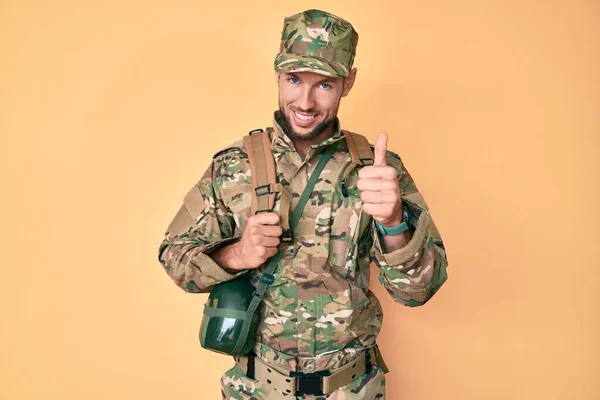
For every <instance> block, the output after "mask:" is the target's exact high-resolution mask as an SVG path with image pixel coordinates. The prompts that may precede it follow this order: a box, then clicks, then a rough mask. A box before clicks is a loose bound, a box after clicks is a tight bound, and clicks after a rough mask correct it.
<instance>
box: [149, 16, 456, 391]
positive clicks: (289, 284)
mask: <svg viewBox="0 0 600 400" xmlns="http://www.w3.org/2000/svg"><path fill="white" fill-rule="evenodd" d="M357 42H358V34H357V33H356V31H355V30H354V28H353V27H352V26H351V25H350V24H349V23H348V22H347V21H344V20H343V19H341V18H339V17H336V16H334V15H331V14H329V13H326V12H323V11H319V10H309V11H305V12H303V13H299V14H296V15H294V16H291V17H288V18H286V19H285V21H284V28H283V33H282V43H281V48H280V52H279V54H278V56H277V57H276V59H275V74H276V79H277V83H278V86H279V110H278V111H276V112H275V117H274V130H273V132H272V134H271V136H270V139H271V143H270V144H271V150H272V153H273V156H274V158H275V163H276V169H277V181H278V182H280V183H281V184H282V185H283V186H284V187H286V188H287V189H288V190H289V191H290V193H292V199H291V204H290V208H291V210H293V209H294V207H295V206H296V204H297V202H298V198H299V196H300V193H302V190H303V188H304V187H305V186H306V183H307V180H308V178H309V177H310V175H311V173H312V171H313V170H314V168H315V165H316V159H317V157H318V153H319V152H321V151H322V150H323V149H324V148H325V147H327V146H330V145H332V146H337V147H336V152H335V153H334V155H333V157H332V159H331V160H330V161H329V162H328V163H327V165H326V167H325V169H324V170H323V172H322V173H321V175H320V177H319V180H318V181H317V184H316V186H315V188H314V190H313V192H312V195H311V197H310V199H309V201H308V202H307V204H306V207H305V209H304V212H303V214H302V217H301V219H300V221H299V223H298V226H297V228H296V230H295V231H294V237H293V241H292V242H291V243H290V245H289V246H288V247H287V249H286V251H285V253H284V255H283V257H282V259H281V261H280V262H279V264H278V266H277V270H276V272H275V274H274V275H275V281H274V282H273V284H272V285H271V286H269V287H268V289H267V292H266V295H265V298H264V301H263V304H262V306H261V314H260V321H259V326H258V331H257V335H256V344H255V346H254V349H253V352H254V353H255V354H256V356H257V357H258V358H260V359H261V360H263V361H265V362H267V363H268V364H270V365H271V366H273V367H274V368H276V369H278V370H279V371H300V372H304V373H311V372H315V371H322V370H330V371H335V370H336V369H338V368H340V367H342V366H344V365H346V364H348V363H350V362H352V360H354V359H356V358H357V357H358V355H360V354H361V353H362V352H364V351H365V349H369V348H371V347H373V346H375V340H376V338H377V335H378V333H379V331H380V329H381V323H382V319H383V312H382V308H381V306H380V303H379V301H378V300H377V298H376V297H375V296H374V295H373V293H372V292H371V291H370V290H369V265H370V262H371V261H374V262H375V263H376V265H377V266H378V267H379V282H380V283H381V284H382V285H383V286H384V287H385V288H386V290H387V291H388V292H389V293H390V295H391V296H392V297H393V298H394V300H395V301H397V302H398V303H401V304H404V305H406V306H410V307H414V306H419V305H422V304H424V303H425V302H426V301H427V300H429V299H430V298H431V297H432V296H433V294H434V293H436V291H437V290H438V289H439V288H440V286H441V285H442V284H443V283H444V281H445V280H446V278H447V275H446V266H447V259H446V253H445V250H444V246H443V243H442V240H441V238H440V235H439V232H438V230H437V229H436V227H435V224H434V222H433V220H432V219H431V216H430V214H429V211H428V207H427V205H426V203H425V201H424V200H423V197H422V196H421V195H420V194H419V192H418V191H417V188H416V186H415V183H414V182H413V180H412V178H411V176H410V175H409V173H408V172H407V170H406V168H405V167H404V165H403V163H402V161H401V159H400V157H399V156H398V155H396V154H395V153H392V152H390V151H387V149H386V147H387V136H386V135H385V134H381V135H379V137H378V138H377V141H376V144H375V146H374V159H375V162H374V164H373V165H371V166H365V167H362V168H361V169H360V170H358V169H353V170H352V171H351V172H350V174H349V175H348V176H347V177H346V178H345V187H342V186H341V185H340V180H341V174H342V173H343V172H344V170H345V167H346V166H347V165H348V164H349V163H350V161H351V158H350V155H349V151H348V147H347V144H346V142H345V141H344V139H343V134H342V130H341V128H340V124H339V120H338V119H337V111H338V107H339V104H340V100H341V97H343V96H346V95H347V94H348V93H349V91H350V89H351V88H352V85H353V84H354V80H355V77H356V69H355V68H354V69H353V68H352V65H353V62H354V56H355V52H356V46H357ZM253 189H254V188H253V187H252V183H251V176H250V165H249V161H248V155H247V153H246V151H245V148H244V144H243V142H242V140H240V141H238V142H236V143H234V144H232V145H231V146H229V147H227V148H226V149H224V150H222V151H220V152H219V153H217V154H216V155H215V156H214V158H213V160H212V162H211V164H210V166H209V167H208V169H207V170H206V172H205V173H204V176H203V177H202V178H201V179H200V181H199V182H198V183H197V184H196V185H195V186H194V187H193V188H191V190H190V191H189V192H188V193H187V195H186V196H185V198H184V204H183V205H182V207H181V209H180V211H179V212H178V213H177V215H176V217H175V218H174V220H173V222H172V223H171V224H170V225H169V228H168V230H167V232H166V235H165V239H164V241H163V242H162V244H161V246H160V250H159V260H160V262H161V264H162V265H163V267H164V268H165V270H166V272H167V273H168V274H169V276H170V277H171V278H172V279H173V280H174V281H175V283H176V284H177V285H178V286H180V287H181V288H182V289H183V290H185V291H186V292H190V293H206V292H209V291H210V290H211V288H212V287H213V286H214V285H216V284H219V283H221V282H225V281H228V280H231V279H234V278H236V277H238V276H240V275H244V274H246V275H247V276H248V277H249V278H250V280H251V282H253V284H254V285H256V284H257V282H258V280H259V278H260V275H261V271H262V270H263V269H264V267H265V265H266V263H265V262H266V261H267V260H268V259H269V258H270V257H271V256H273V255H274V254H275V253H276V252H277V246H278V245H279V243H280V241H279V236H280V235H281V233H282V229H281V227H280V226H279V208H278V207H279V201H276V203H275V207H274V209H273V212H267V213H259V214H256V215H254V216H252V215H250V205H251V193H252V190H253ZM290 213H291V211H290ZM402 222H407V223H408V224H409V226H410V229H409V230H407V231H404V232H402V233H400V234H390V233H388V234H386V233H385V232H386V229H388V230H389V229H391V228H393V227H396V226H398V225H399V224H401V223H402ZM392 230H393V229H392ZM382 232H384V233H382ZM245 372H246V371H242V369H241V368H240V367H239V366H238V365H235V366H234V367H233V368H231V369H230V370H229V371H227V372H226V373H225V374H224V375H223V376H222V379H221V385H222V392H223V398H224V399H267V398H268V399H280V398H281V399H289V398H290V397H294V396H292V395H285V393H279V392H278V391H277V390H274V389H273V388H272V387H271V385H269V383H267V382H260V381H256V380H254V379H251V378H249V377H247V376H246V375H245ZM384 397H385V378H384V375H383V371H382V367H381V365H376V364H375V365H373V366H372V368H369V369H368V371H367V373H365V374H364V375H362V376H358V377H356V379H353V380H352V381H351V382H349V383H348V384H346V385H344V386H342V387H340V388H338V389H337V390H335V391H334V392H332V393H329V394H328V396H326V395H323V396H312V395H306V396H303V397H299V398H305V399H324V398H328V399H383V398H384Z"/></svg>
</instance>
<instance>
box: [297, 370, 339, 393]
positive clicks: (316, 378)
mask: <svg viewBox="0 0 600 400" xmlns="http://www.w3.org/2000/svg"><path fill="white" fill-rule="evenodd" d="M329 375H330V372H329V370H324V371H317V372H312V373H302V372H290V376H292V377H294V378H296V394H295V395H296V396H304V395H312V396H321V395H323V394H324V393H323V377H324V376H329Z"/></svg>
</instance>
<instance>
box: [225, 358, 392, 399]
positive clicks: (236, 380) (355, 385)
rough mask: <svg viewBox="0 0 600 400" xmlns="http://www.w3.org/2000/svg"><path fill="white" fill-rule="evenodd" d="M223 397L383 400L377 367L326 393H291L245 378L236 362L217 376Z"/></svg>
mask: <svg viewBox="0 0 600 400" xmlns="http://www.w3.org/2000/svg"><path fill="white" fill-rule="evenodd" d="M221 394H222V397H223V400H267V399H268V400H290V399H292V398H296V399H305V400H325V399H327V400H384V399H385V375H384V374H383V371H382V370H381V369H379V368H377V367H373V368H372V369H371V371H369V372H367V373H365V374H363V375H361V376H359V377H357V378H355V379H354V380H353V381H352V382H350V383H349V384H347V385H346V386H342V387H341V388H339V389H338V390H336V391H334V392H332V393H329V394H328V395H326V396H324V395H323V396H312V395H305V396H299V397H295V396H291V395H285V394H283V393H279V392H278V391H276V390H274V389H273V388H272V387H271V386H269V385H268V384H267V383H264V382H259V381H256V380H254V379H250V378H248V377H247V376H246V375H244V373H243V372H242V370H241V369H240V368H238V366H237V365H236V366H234V367H233V368H231V369H230V370H229V371H227V372H225V374H223V376H221Z"/></svg>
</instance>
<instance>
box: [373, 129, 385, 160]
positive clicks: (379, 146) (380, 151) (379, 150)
mask: <svg viewBox="0 0 600 400" xmlns="http://www.w3.org/2000/svg"><path fill="white" fill-rule="evenodd" d="M386 152H387V133H385V132H383V133H380V134H379V136H377V141H375V150H374V156H375V160H373V163H374V165H387V161H386V160H385V154H386Z"/></svg>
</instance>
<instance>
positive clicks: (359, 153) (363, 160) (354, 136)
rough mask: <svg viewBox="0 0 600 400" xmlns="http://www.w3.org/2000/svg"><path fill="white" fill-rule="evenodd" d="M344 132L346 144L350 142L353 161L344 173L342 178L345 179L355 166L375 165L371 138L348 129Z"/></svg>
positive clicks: (349, 148)
mask: <svg viewBox="0 0 600 400" xmlns="http://www.w3.org/2000/svg"><path fill="white" fill-rule="evenodd" d="M343 133H344V138H345V139H346V144H348V150H349V151H350V157H352V162H351V163H350V164H349V165H348V166H347V167H346V169H345V170H344V174H343V175H342V179H345V178H346V176H348V174H349V173H350V171H352V170H353V169H354V168H355V167H364V166H367V165H373V150H371V145H370V144H369V140H368V139H367V138H366V137H364V136H363V135H360V134H358V133H354V132H348V131H343Z"/></svg>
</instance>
